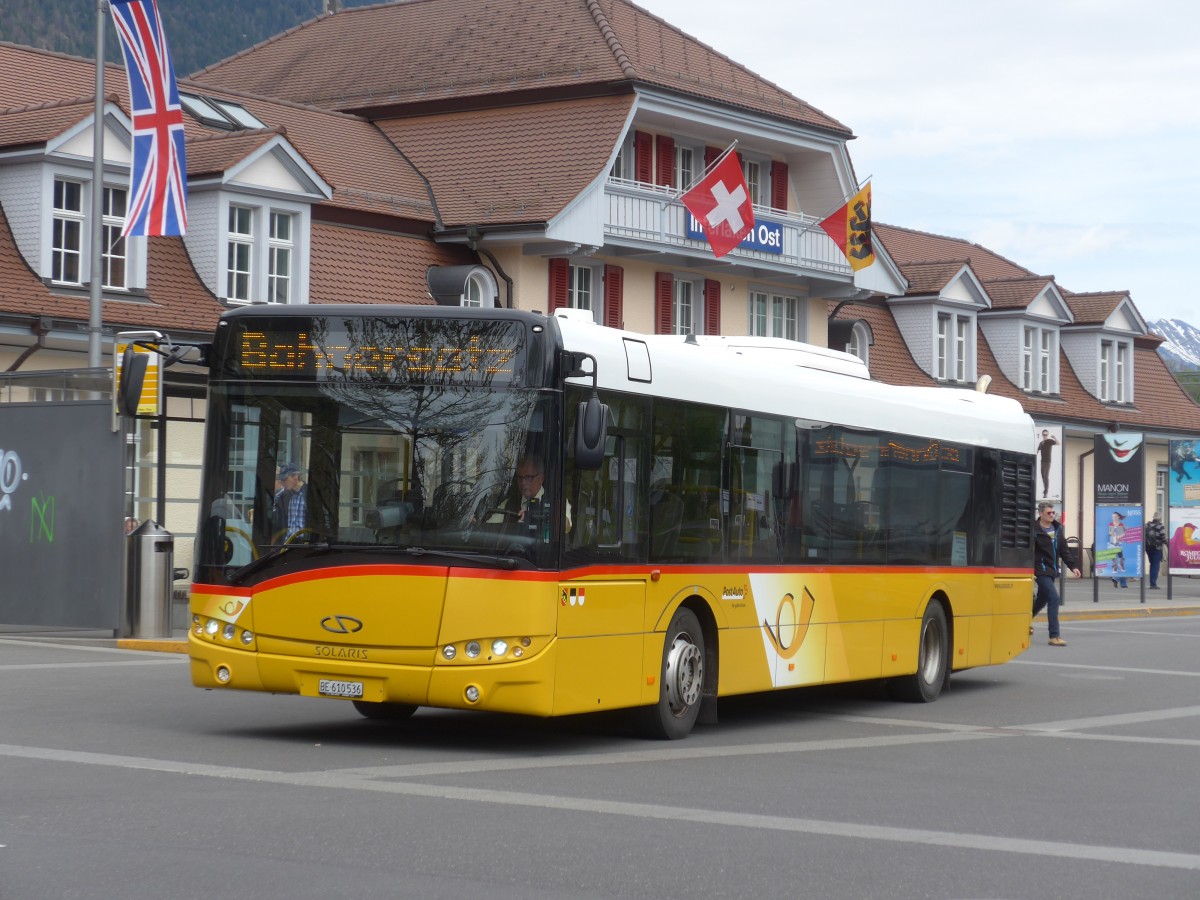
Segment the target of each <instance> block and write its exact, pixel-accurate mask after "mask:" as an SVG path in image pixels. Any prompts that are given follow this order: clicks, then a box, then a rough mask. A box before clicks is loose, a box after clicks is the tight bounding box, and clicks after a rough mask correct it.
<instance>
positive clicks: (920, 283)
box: [900, 259, 970, 295]
mask: <svg viewBox="0 0 1200 900" xmlns="http://www.w3.org/2000/svg"><path fill="white" fill-rule="evenodd" d="M966 265H970V263H969V262H968V261H967V260H966V259H948V260H939V261H930V262H911V263H906V264H904V265H902V266H901V267H900V271H901V274H902V275H904V277H905V278H906V279H907V280H908V292H907V293H908V294H910V295H919V294H934V293H937V292H938V291H940V290H942V288H944V287H946V286H947V285H948V284H949V283H950V282H951V280H952V279H953V278H954V276H955V275H957V274H958V273H959V272H961V271H962V269H963V266H966Z"/></svg>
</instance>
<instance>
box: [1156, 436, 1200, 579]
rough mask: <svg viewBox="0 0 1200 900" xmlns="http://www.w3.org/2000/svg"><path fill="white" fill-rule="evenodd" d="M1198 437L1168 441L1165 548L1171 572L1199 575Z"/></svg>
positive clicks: (1199, 445)
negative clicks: (1169, 444)
mask: <svg viewBox="0 0 1200 900" xmlns="http://www.w3.org/2000/svg"><path fill="white" fill-rule="evenodd" d="M1198 453H1200V438H1190V439H1187V440H1182V441H1171V446H1170V449H1169V450H1168V464H1169V465H1170V471H1168V472H1167V505H1168V507H1169V508H1168V511H1167V547H1166V552H1165V555H1166V559H1165V560H1164V562H1165V564H1166V567H1167V572H1169V573H1170V574H1171V575H1200V459H1198V458H1197V454H1198Z"/></svg>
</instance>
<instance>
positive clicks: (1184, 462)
mask: <svg viewBox="0 0 1200 900" xmlns="http://www.w3.org/2000/svg"><path fill="white" fill-rule="evenodd" d="M1198 452H1200V441H1195V440H1190V441H1171V449H1170V462H1171V471H1170V474H1169V475H1168V476H1167V480H1168V481H1169V482H1170V487H1169V489H1168V505H1170V506H1172V507H1175V506H1198V507H1200V459H1198V458H1197V456H1196V454H1197V453H1198Z"/></svg>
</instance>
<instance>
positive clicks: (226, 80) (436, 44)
mask: <svg viewBox="0 0 1200 900" xmlns="http://www.w3.org/2000/svg"><path fill="white" fill-rule="evenodd" d="M193 77H194V78H195V79H196V80H197V81H201V82H204V83H206V84H210V85H219V86H224V87H230V88H236V89H239V90H247V91H252V92H254V93H259V94H264V95H268V96H275V97H287V98H289V99H292V100H297V101H300V102H305V103H312V104H316V105H319V106H326V107H329V108H332V109H343V110H365V109H374V110H382V109H385V108H389V107H393V108H394V107H399V106H404V105H412V104H422V105H428V104H433V103H438V102H445V101H448V100H455V99H460V98H466V97H474V98H479V100H478V102H477V103H476V104H473V105H496V104H497V103H499V102H502V101H500V100H498V99H497V98H501V97H502V96H503V95H506V94H508V95H520V96H524V97H525V98H526V99H528V98H529V97H530V96H532V95H534V94H541V95H543V96H544V95H546V94H547V93H549V94H551V95H553V94H555V93H558V94H559V95H564V94H566V95H573V96H583V95H585V94H588V93H596V92H597V91H603V92H612V91H614V90H624V91H628V90H629V89H630V88H631V87H632V86H633V85H634V84H637V83H643V84H647V85H650V86H654V87H658V88H663V89H667V90H671V91H677V92H682V93H686V94H689V95H694V96H698V97H702V98H704V99H706V100H713V101H716V102H718V103H722V104H728V105H732V106H736V107H740V108H744V109H749V110H753V111H755V112H759V113H763V114H766V115H771V116H776V117H779V118H782V119H786V120H789V121H793V122H797V123H801V124H804V125H810V126H814V127H817V128H822V129H826V130H830V131H834V132H838V133H842V134H849V129H847V128H846V126H844V125H842V124H841V123H840V122H838V121H837V120H836V119H833V118H831V117H830V116H827V115H825V114H824V113H823V112H821V111H820V110H817V109H815V108H814V107H812V106H809V105H808V104H807V103H805V102H804V101H802V100H800V99H798V98H796V97H794V96H793V95H791V94H789V93H788V92H787V91H785V90H783V89H782V88H780V87H778V86H776V85H774V84H772V83H770V82H769V81H766V80H765V79H763V78H761V77H759V76H757V75H755V74H753V73H752V72H750V71H749V70H748V69H746V68H745V67H743V66H741V65H739V64H737V63H735V62H733V61H732V60H730V59H729V58H728V57H725V56H723V55H722V54H720V53H717V52H716V51H715V50H713V49H712V48H710V47H708V46H706V45H704V44H703V43H701V42H699V41H697V40H695V39H694V38H692V37H689V36H688V35H686V34H684V33H683V32H681V31H679V30H678V29H677V28H675V27H674V26H672V25H669V24H668V23H666V22H664V21H663V20H662V19H659V18H658V17H656V16H654V15H651V14H650V13H649V12H647V11H646V10H644V9H642V8H641V7H638V6H635V5H634V4H632V3H629V2H628V0H474V2H472V3H471V4H470V7H469V9H468V8H467V7H466V6H464V4H463V3H462V0H405V2H399V3H392V4H385V5H380V6H368V7H358V8H354V9H347V10H342V11H341V12H338V13H336V14H334V15H326V16H321V17H319V18H316V19H312V20H310V21H309V22H306V23H304V24H303V25H300V26H297V27H296V28H293V29H291V30H290V31H287V32H284V33H283V34H281V35H277V36H275V37H273V38H271V39H269V40H267V41H265V42H263V43H261V44H258V45H256V46H255V47H251V48H250V49H249V50H246V51H243V52H242V53H240V54H238V55H236V56H233V57H230V58H229V59H227V60H224V61H222V62H219V63H217V64H215V65H213V66H210V67H208V68H207V69H205V70H203V71H201V72H198V73H195V75H194V76H193Z"/></svg>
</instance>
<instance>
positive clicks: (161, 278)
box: [0, 206, 222, 331]
mask: <svg viewBox="0 0 1200 900" xmlns="http://www.w3.org/2000/svg"><path fill="white" fill-rule="evenodd" d="M148 257H149V258H148V264H147V265H148V268H147V273H146V274H147V285H146V293H147V295H148V297H149V298H150V299H145V298H141V299H139V298H131V299H129V300H112V299H109V298H111V296H112V294H111V292H110V293H109V294H108V295H106V299H105V300H104V302H103V303H102V304H101V318H102V320H103V322H104V324H105V325H106V326H116V327H119V328H155V329H160V330H166V329H181V328H182V329H184V330H188V331H211V330H212V329H213V328H214V327H215V326H216V323H217V316H218V315H220V312H221V309H222V307H221V305H220V304H219V303H218V302H217V300H216V298H215V297H213V295H212V294H210V293H209V292H208V291H207V290H205V289H204V287H203V286H202V285H201V283H200V279H199V278H198V277H197V276H196V273H195V271H194V270H193V269H192V264H191V261H190V260H189V259H188V256H187V251H186V250H185V249H184V246H183V240H182V239H181V238H153V239H152V243H151V245H150V253H149V254H148ZM85 290H86V289H85ZM0 311H2V312H4V313H6V314H10V315H11V314H14V313H15V314H17V315H22V314H27V315H31V316H49V317H50V318H52V319H60V320H70V321H80V322H86V321H88V318H89V315H90V300H89V298H88V296H87V294H86V292H66V291H59V290H52V289H50V288H49V287H47V286H46V285H45V283H44V282H43V281H42V280H41V279H40V278H38V276H37V275H36V274H35V273H34V272H33V270H32V269H30V268H29V266H28V265H27V264H26V263H25V260H24V258H23V257H22V256H21V254H20V252H19V251H18V250H17V246H16V242H15V241H14V240H13V235H12V230H11V229H10V228H9V224H8V216H7V215H6V214H5V212H4V209H3V207H2V206H0Z"/></svg>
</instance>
